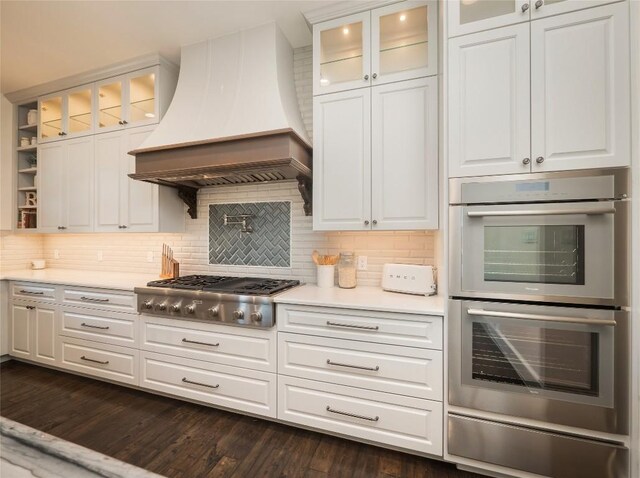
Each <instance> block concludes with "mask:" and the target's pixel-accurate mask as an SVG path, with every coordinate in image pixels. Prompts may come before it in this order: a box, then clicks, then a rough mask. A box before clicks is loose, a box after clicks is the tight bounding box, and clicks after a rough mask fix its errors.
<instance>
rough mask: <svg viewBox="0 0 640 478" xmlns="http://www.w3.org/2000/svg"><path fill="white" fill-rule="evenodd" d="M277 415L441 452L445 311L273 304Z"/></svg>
mask: <svg viewBox="0 0 640 478" xmlns="http://www.w3.org/2000/svg"><path fill="white" fill-rule="evenodd" d="M277 314H278V317H280V318H281V319H282V322H281V327H280V330H279V332H278V374H279V376H278V418H279V419H280V420H285V421H288V422H291V423H296V424H300V425H303V426H309V427H314V428H317V429H320V430H327V431H329V432H332V433H339V434H343V435H347V436H349V437H355V438H360V439H364V440H371V441H375V442H378V443H382V444H387V445H392V446H398V447H401V448H406V449H410V450H414V451H417V452H420V453H427V454H432V455H442V413H443V411H442V410H443V409H442V394H443V370H442V366H443V365H442V364H443V362H442V317H434V316H423V315H415V314H397V313H383V312H373V311H365V310H352V309H339V308H329V307H313V306H304V305H291V304H278V306H277Z"/></svg>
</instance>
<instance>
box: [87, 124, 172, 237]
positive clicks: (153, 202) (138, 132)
mask: <svg viewBox="0 0 640 478" xmlns="http://www.w3.org/2000/svg"><path fill="white" fill-rule="evenodd" d="M154 128H155V126H145V127H140V128H131V129H126V130H122V131H113V132H111V133H105V134H101V135H96V142H95V161H96V174H95V218H96V231H100V232H179V231H182V230H184V206H183V204H184V203H182V201H180V199H179V198H178V195H177V192H176V190H174V189H171V188H168V187H161V186H158V185H155V184H150V183H147V182H144V181H136V180H133V179H131V178H130V177H129V176H128V174H129V173H132V172H134V171H135V157H134V156H131V155H130V154H129V151H132V150H134V149H136V148H137V147H138V146H140V144H142V142H143V141H144V140H145V139H146V138H147V136H149V135H150V134H151V132H152V131H153V130H154ZM161 210H162V215H161V214H160V211H161Z"/></svg>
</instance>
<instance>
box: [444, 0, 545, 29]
mask: <svg viewBox="0 0 640 478" xmlns="http://www.w3.org/2000/svg"><path fill="white" fill-rule="evenodd" d="M532 1H533V2H535V0H532ZM551 1H553V0H551ZM556 1H557V0H556ZM447 8H448V9H449V14H448V17H449V25H448V26H449V36H450V37H455V36H458V35H466V34H467V33H473V32H479V31H482V30H489V29H491V28H497V27H503V26H506V25H513V24H515V23H520V22H526V21H529V13H530V10H531V2H530V0H454V1H452V2H449V3H448V4H447ZM534 8H535V7H534Z"/></svg>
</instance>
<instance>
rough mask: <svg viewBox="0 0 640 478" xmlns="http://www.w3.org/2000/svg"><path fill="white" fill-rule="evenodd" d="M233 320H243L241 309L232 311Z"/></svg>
mask: <svg viewBox="0 0 640 478" xmlns="http://www.w3.org/2000/svg"><path fill="white" fill-rule="evenodd" d="M233 318H234V319H235V320H242V319H244V311H243V310H241V309H236V310H234V311H233Z"/></svg>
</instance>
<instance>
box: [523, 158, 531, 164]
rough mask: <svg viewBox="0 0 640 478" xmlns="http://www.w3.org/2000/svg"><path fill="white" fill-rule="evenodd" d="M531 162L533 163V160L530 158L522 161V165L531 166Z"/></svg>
mask: <svg viewBox="0 0 640 478" xmlns="http://www.w3.org/2000/svg"><path fill="white" fill-rule="evenodd" d="M530 162H531V159H529V158H524V159H523V160H522V164H529V163H530Z"/></svg>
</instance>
